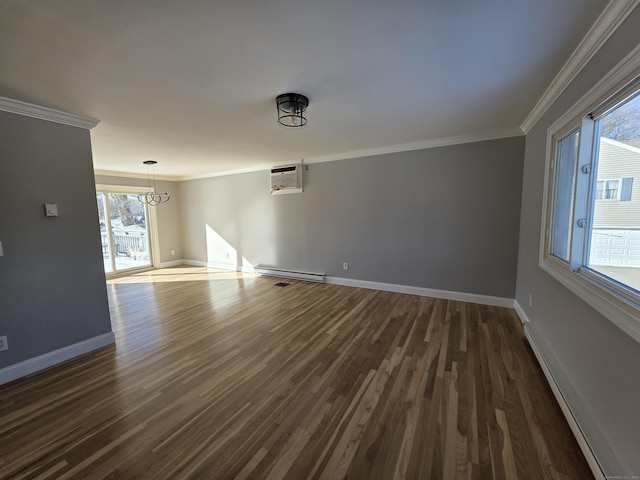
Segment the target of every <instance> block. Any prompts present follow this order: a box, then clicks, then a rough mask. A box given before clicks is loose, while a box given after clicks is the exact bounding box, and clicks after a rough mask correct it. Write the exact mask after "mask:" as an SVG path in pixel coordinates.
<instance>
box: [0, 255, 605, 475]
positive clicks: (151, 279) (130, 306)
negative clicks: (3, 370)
mask: <svg viewBox="0 0 640 480" xmlns="http://www.w3.org/2000/svg"><path fill="white" fill-rule="evenodd" d="M277 282H278V280H277V279H273V278H268V277H255V276H251V275H241V274H235V273H230V272H220V271H213V270H207V269H203V268H187V267H185V268H174V269H164V270H158V271H155V272H151V273H145V274H138V275H135V276H130V277H125V278H122V279H119V280H116V281H111V282H109V285H108V291H109V298H110V305H111V311H112V323H113V328H114V331H115V334H116V338H117V346H114V347H108V348H105V349H103V350H100V351H98V352H94V353H92V354H89V355H86V356H84V357H82V358H79V359H75V360H73V361H70V362H67V363H65V364H63V365H60V366H57V367H53V368H51V369H49V370H47V371H45V372H41V373H39V374H36V375H32V376H30V377H27V378H25V379H21V380H18V381H16V382H13V383H11V384H8V385H5V386H0V478H3V479H4V478H12V479H22V478H29V479H36V478H37V479H47V478H50V479H79V478H91V479H101V478H114V479H115V478H122V479H141V478H162V479H178V478H193V479H195V478H201V479H253V478H264V479H295V480H297V479H307V478H309V479H331V480H339V479H343V478H349V479H403V478H407V479H437V480H441V479H445V480H449V479H456V480H457V479H506V480H516V479H532V480H541V479H579V480H586V479H590V478H593V477H592V475H591V473H590V471H589V468H588V466H587V464H586V462H585V460H584V458H583V457H582V454H581V452H580V450H579V448H578V446H577V443H576V441H575V439H574V438H573V437H572V434H571V432H570V430H569V427H568V426H567V424H566V421H565V420H564V418H563V416H562V413H561V411H560V409H559V407H558V405H557V404H556V403H555V400H554V398H553V395H552V393H551V391H550V389H549V387H548V385H547V384H546V381H545V379H544V376H543V374H542V372H541V370H540V368H539V366H538V365H537V363H536V360H535V357H534V356H533V354H532V352H531V350H530V349H529V347H528V345H527V343H526V340H525V339H524V336H523V333H522V327H521V325H520V323H519V320H518V318H517V316H516V314H515V312H514V311H513V310H511V309H505V308H497V307H489V306H483V305H476V304H468V303H462V302H455V301H446V300H437V299H433V298H426V297H417V296H410V295H400V294H395V293H388V292H379V291H373V290H364V289H357V288H349V287H341V286H335V285H319V284H312V283H306V282H297V281H287V283H290V285H289V286H286V287H276V286H274V284H275V283H277Z"/></svg>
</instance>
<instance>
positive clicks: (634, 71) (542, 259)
mask: <svg viewBox="0 0 640 480" xmlns="http://www.w3.org/2000/svg"><path fill="white" fill-rule="evenodd" d="M638 74H640V45H638V46H637V47H636V48H635V49H633V51H631V52H630V53H629V54H628V55H627V56H626V57H625V58H624V59H623V60H622V61H621V62H620V63H618V65H617V66H616V67H614V68H613V69H612V70H611V71H610V72H609V73H608V74H607V75H606V76H605V77H604V78H602V79H601V80H600V81H599V82H598V83H597V84H596V85H594V86H593V88H591V90H589V91H588V92H587V93H586V94H585V95H584V96H583V97H582V98H581V99H580V100H579V101H578V102H576V104H575V105H574V106H573V107H571V108H570V109H569V110H568V111H567V112H566V113H565V114H564V115H562V116H561V117H560V118H558V119H557V120H556V121H555V122H554V123H553V125H551V126H550V127H549V129H548V130H547V145H546V161H545V176H544V187H543V188H544V190H543V203H542V222H541V228H540V251H539V266H540V268H542V269H543V270H544V271H545V272H547V273H548V274H549V275H551V276H552V277H553V278H555V279H556V280H558V281H559V282H560V283H561V284H563V285H564V286H565V287H567V288H568V289H569V290H570V291H571V292H573V293H574V294H575V295H577V296H578V297H579V298H581V299H582V300H583V301H585V302H586V303H587V304H588V305H590V306H591V307H592V308H594V309H595V310H597V311H598V312H599V313H601V314H602V315H603V316H605V317H606V318H608V319H609V320H610V321H611V322H612V323H614V324H615V325H616V326H618V327H619V328H620V329H621V330H623V331H624V332H626V333H627V334H628V335H629V336H631V337H632V338H633V339H635V340H636V341H637V342H640V309H639V308H638V306H637V304H636V303H635V302H634V301H632V300H630V299H629V298H627V297H626V296H625V295H624V293H623V292H622V290H620V291H618V290H617V289H616V288H611V284H610V282H608V281H604V282H603V281H602V278H601V277H600V276H599V275H598V274H597V273H595V272H592V271H590V270H589V269H586V268H583V269H580V268H576V266H575V265H571V268H569V267H568V266H567V264H566V263H564V262H562V261H561V260H559V259H557V258H555V257H553V256H552V255H551V254H548V250H549V236H550V229H551V221H550V220H551V213H552V212H551V211H550V208H551V205H550V201H549V200H550V197H551V194H552V192H551V188H552V187H551V180H552V179H551V175H552V168H551V166H552V165H551V162H552V161H553V159H554V156H555V147H556V139H557V138H558V135H559V134H560V133H561V132H563V131H570V129H571V128H569V126H570V125H580V124H581V122H584V121H585V120H584V119H585V117H586V116H587V115H588V114H589V112H591V111H593V109H594V108H596V107H597V106H598V105H600V104H601V103H602V102H604V101H605V100H606V99H607V98H608V97H609V96H611V95H612V94H614V93H615V92H616V91H618V90H620V89H621V88H622V87H623V86H624V85H625V84H627V83H628V82H630V81H631V80H632V79H633V78H634V77H636V76H638ZM583 127H584V124H583ZM583 132H584V129H582V130H581V133H580V136H581V140H580V141H581V147H580V148H582V137H583ZM586 140H587V139H585V141H586ZM577 215H578V214H577V213H576V215H574V221H575V217H576V216H577ZM574 230H575V229H574ZM570 258H572V256H570Z"/></svg>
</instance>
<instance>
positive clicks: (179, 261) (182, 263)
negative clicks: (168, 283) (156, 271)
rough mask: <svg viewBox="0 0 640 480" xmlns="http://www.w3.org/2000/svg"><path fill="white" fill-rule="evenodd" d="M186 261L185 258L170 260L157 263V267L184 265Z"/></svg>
mask: <svg viewBox="0 0 640 480" xmlns="http://www.w3.org/2000/svg"><path fill="white" fill-rule="evenodd" d="M185 263H186V261H185V260H171V261H170V262H162V263H160V264H159V265H158V268H169V267H177V266H180V265H184V264H185Z"/></svg>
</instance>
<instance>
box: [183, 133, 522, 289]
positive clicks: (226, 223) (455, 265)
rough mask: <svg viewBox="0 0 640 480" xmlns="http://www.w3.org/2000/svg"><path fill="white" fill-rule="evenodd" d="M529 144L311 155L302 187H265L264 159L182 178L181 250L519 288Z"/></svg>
mask: <svg viewBox="0 0 640 480" xmlns="http://www.w3.org/2000/svg"><path fill="white" fill-rule="evenodd" d="M523 151H524V138H523V137H516V138H507V139H500V140H493V141H486V142H477V143H469V144H462V145H455V146H449V147H442V148H434V149H426V150H419V151H411V152H403V153H395V154H389V155H379V156H372V157H366V158H358V159H350V160H343V161H338V162H328V163H318V164H312V165H310V166H309V170H308V171H305V172H304V193H301V194H287V195H270V194H269V173H268V171H263V172H254V173H247V174H239V175H230V176H224V177H214V178H208V179H200V180H191V181H185V182H180V184H179V195H180V198H181V201H182V203H181V207H182V208H181V214H180V215H181V219H182V222H183V223H182V232H183V237H182V246H183V257H184V258H185V259H190V260H197V261H213V262H217V263H225V258H226V256H227V255H228V256H229V257H230V261H231V263H234V264H236V265H240V264H241V259H242V257H244V258H246V259H247V260H248V261H249V262H250V263H251V264H253V265H257V264H263V265H272V266H278V267H281V268H287V269H294V270H302V271H312V272H322V273H325V274H327V275H330V276H335V277H343V278H350V279H358V280H368V281H374V282H385V283H392V284H399V285H410V286H416V287H424V288H433V289H441V290H449V291H455V292H463V293H474V294H481V295H491V296H498V297H507V298H513V297H514V294H515V278H516V261H517V245H518V225H519V212H520V197H521V190H520V188H521V184H522V161H523V160H522V159H523ZM207 228H209V229H210V230H209V236H210V237H211V236H214V237H217V236H219V238H218V239H217V240H215V241H211V239H210V241H209V245H210V248H209V251H207ZM212 232H215V233H212ZM225 243H227V244H228V249H229V251H231V252H232V253H231V255H229V254H228V252H227V253H226V254H225V253H224V252H222V254H220V253H219V252H218V253H216V251H215V250H224V244H225ZM233 249H235V250H236V251H237V254H236V258H235V259H234V258H233ZM212 250H213V251H212ZM226 261H227V262H228V261H229V260H226ZM343 262H349V271H344V270H343V269H342V263H343Z"/></svg>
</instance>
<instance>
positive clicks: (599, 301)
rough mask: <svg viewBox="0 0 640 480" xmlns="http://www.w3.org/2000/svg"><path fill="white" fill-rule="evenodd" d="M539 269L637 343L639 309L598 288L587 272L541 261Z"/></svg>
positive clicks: (547, 260)
mask: <svg viewBox="0 0 640 480" xmlns="http://www.w3.org/2000/svg"><path fill="white" fill-rule="evenodd" d="M539 265H540V268H542V269H543V270H544V271H545V272H547V273H548V274H549V275H551V276H552V277H553V278H555V279H556V280H558V281H559V282H560V283H561V284H563V285H564V286H565V287H567V288H568V289H569V290H570V291H571V292H573V293H574V294H575V295H577V296H578V297H579V298H580V299H582V300H583V301H585V302H586V303H587V304H588V305H589V306H591V307H592V308H594V309H595V310H597V311H598V312H599V313H601V314H602V315H603V316H605V317H606V318H607V319H609V320H610V321H611V322H612V323H613V324H614V325H616V326H617V327H618V328H620V329H621V330H622V331H623V332H625V333H626V334H627V335H629V336H631V338H633V339H634V340H635V341H636V342H639V343H640V310H639V309H638V308H637V307H636V306H634V305H633V304H631V303H630V302H629V301H627V300H626V299H624V298H622V296H620V295H618V294H617V293H615V292H614V291H612V290H609V289H607V288H605V287H603V286H600V285H598V284H597V283H596V281H595V279H594V278H595V275H593V274H591V273H589V272H570V271H569V270H568V268H567V266H566V265H561V264H560V262H555V261H553V260H550V259H546V258H543V259H541V260H540V263H539Z"/></svg>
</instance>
